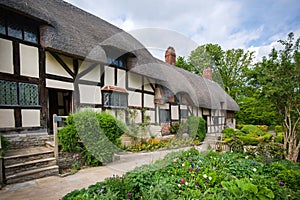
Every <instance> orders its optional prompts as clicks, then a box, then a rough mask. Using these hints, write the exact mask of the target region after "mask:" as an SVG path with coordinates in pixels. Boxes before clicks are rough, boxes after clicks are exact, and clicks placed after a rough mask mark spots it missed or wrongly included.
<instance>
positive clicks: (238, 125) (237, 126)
mask: <svg viewBox="0 0 300 200" xmlns="http://www.w3.org/2000/svg"><path fill="white" fill-rule="evenodd" d="M244 126H245V125H243V124H237V125H236V128H237V129H239V130H241V129H242V128H243V127H244Z"/></svg>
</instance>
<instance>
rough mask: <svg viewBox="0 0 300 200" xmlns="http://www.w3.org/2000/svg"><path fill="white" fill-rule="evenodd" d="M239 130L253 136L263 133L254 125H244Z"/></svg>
mask: <svg viewBox="0 0 300 200" xmlns="http://www.w3.org/2000/svg"><path fill="white" fill-rule="evenodd" d="M241 131H243V132H244V133H246V134H247V135H248V136H253V137H258V136H263V135H265V133H264V132H263V131H262V130H260V129H259V128H258V127H257V126H255V125H245V126H244V127H243V128H242V129H241Z"/></svg>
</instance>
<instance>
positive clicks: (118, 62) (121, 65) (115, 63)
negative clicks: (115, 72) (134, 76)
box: [107, 57, 126, 68]
mask: <svg viewBox="0 0 300 200" xmlns="http://www.w3.org/2000/svg"><path fill="white" fill-rule="evenodd" d="M107 63H108V64H109V65H113V66H115V67H119V68H126V66H125V62H124V60H123V59H122V58H111V57H107Z"/></svg>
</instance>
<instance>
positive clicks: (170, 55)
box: [165, 47, 176, 66]
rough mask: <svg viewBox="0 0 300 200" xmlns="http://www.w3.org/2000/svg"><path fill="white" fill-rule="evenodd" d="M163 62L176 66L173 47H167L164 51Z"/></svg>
mask: <svg viewBox="0 0 300 200" xmlns="http://www.w3.org/2000/svg"><path fill="white" fill-rule="evenodd" d="M165 62H167V63H169V64H170V65H174V66H175V65H176V53H175V49H174V48H173V47H168V49H167V50H166V53H165Z"/></svg>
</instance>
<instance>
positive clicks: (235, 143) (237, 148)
mask: <svg viewBox="0 0 300 200" xmlns="http://www.w3.org/2000/svg"><path fill="white" fill-rule="evenodd" d="M227 144H228V145H229V146H230V149H231V151H232V152H235V153H244V143H243V141H242V140H241V139H239V138H238V137H233V138H232V139H231V140H229V141H227Z"/></svg>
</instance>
